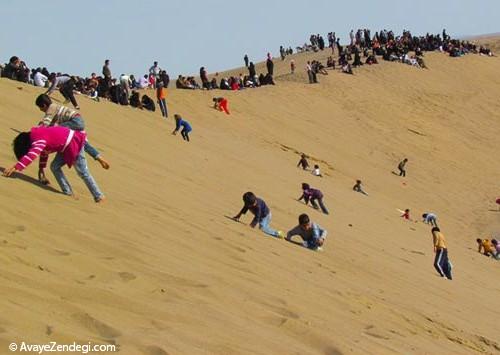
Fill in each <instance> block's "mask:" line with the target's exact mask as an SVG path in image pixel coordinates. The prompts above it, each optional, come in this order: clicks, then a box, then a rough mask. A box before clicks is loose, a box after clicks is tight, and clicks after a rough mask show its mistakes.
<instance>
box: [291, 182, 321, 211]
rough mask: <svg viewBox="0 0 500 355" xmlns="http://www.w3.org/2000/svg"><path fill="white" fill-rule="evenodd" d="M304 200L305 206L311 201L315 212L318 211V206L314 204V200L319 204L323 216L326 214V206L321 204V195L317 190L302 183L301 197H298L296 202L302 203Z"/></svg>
mask: <svg viewBox="0 0 500 355" xmlns="http://www.w3.org/2000/svg"><path fill="white" fill-rule="evenodd" d="M302 200H304V202H305V204H306V205H307V204H308V203H309V201H311V205H312V206H313V208H314V209H315V210H317V209H319V208H318V205H317V204H316V200H317V201H318V203H319V207H320V208H321V211H323V213H324V214H328V213H329V212H328V209H327V208H326V206H325V205H324V204H323V193H322V192H321V191H320V190H318V189H313V188H311V187H310V186H309V184H306V183H302V196H300V197H299V198H298V199H297V201H302Z"/></svg>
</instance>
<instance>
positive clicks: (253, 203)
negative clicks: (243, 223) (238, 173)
mask: <svg viewBox="0 0 500 355" xmlns="http://www.w3.org/2000/svg"><path fill="white" fill-rule="evenodd" d="M247 211H250V212H252V213H253V215H254V218H253V220H252V222H251V223H250V227H252V228H255V226H257V224H258V225H259V229H260V230H261V231H263V232H264V233H265V234H267V235H270V236H272V237H275V238H283V237H284V235H283V232H282V231H276V230H274V229H272V228H271V227H269V224H270V223H271V210H270V209H269V207H267V205H266V203H265V202H264V200H263V199H261V198H258V197H257V196H255V194H254V193H253V192H250V191H248V192H245V193H244V194H243V208H242V209H241V211H240V212H239V213H238V214H237V215H236V216H234V217H233V219H234V220H235V221H239V220H240V217H241V215H244V214H246V213H247Z"/></svg>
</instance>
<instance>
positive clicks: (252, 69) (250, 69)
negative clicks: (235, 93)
mask: <svg viewBox="0 0 500 355" xmlns="http://www.w3.org/2000/svg"><path fill="white" fill-rule="evenodd" d="M255 75H257V72H256V71H255V65H254V64H253V63H250V66H249V67H248V76H249V77H250V79H251V80H254V77H255Z"/></svg>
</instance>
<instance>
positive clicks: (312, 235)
mask: <svg viewBox="0 0 500 355" xmlns="http://www.w3.org/2000/svg"><path fill="white" fill-rule="evenodd" d="M327 234H328V233H327V231H326V230H325V229H323V228H321V227H320V226H319V225H318V224H316V223H314V222H311V220H310V219H309V216H308V215H307V214H305V213H303V214H301V215H300V216H299V224H298V226H296V227H294V228H293V229H291V230H290V231H289V232H288V233H287V235H286V240H287V241H289V242H291V241H292V237H293V236H295V235H298V236H300V237H301V238H302V240H303V245H304V247H306V248H308V249H311V250H321V247H322V246H323V244H324V242H325V238H326V236H327Z"/></svg>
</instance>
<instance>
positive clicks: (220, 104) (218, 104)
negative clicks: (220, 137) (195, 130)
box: [212, 97, 229, 115]
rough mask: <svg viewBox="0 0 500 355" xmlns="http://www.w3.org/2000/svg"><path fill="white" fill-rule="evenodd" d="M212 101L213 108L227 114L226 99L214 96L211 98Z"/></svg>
mask: <svg viewBox="0 0 500 355" xmlns="http://www.w3.org/2000/svg"><path fill="white" fill-rule="evenodd" d="M212 101H213V102H214V108H215V109H216V110H219V111H223V112H225V113H226V114H228V115H229V109H228V108H227V104H228V101H227V99H226V98H224V97H214V98H213V99H212Z"/></svg>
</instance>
